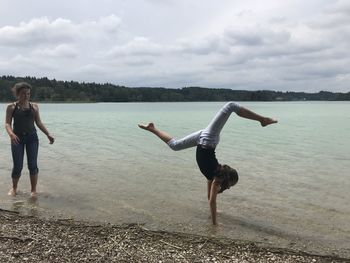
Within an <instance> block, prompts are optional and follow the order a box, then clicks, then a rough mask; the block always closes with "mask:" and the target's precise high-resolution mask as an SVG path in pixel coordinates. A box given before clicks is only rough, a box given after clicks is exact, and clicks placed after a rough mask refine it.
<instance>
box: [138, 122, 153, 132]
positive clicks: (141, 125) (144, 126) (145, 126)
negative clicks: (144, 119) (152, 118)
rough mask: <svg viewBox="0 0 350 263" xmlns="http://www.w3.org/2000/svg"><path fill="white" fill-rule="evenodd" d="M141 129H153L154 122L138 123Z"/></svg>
mask: <svg viewBox="0 0 350 263" xmlns="http://www.w3.org/2000/svg"><path fill="white" fill-rule="evenodd" d="M138 126H139V127H140V128H141V129H144V130H146V131H154V129H155V127H154V123H153V122H150V123H148V124H147V125H145V124H139V125H138Z"/></svg>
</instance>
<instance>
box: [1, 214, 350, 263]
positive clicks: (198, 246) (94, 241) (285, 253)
mask: <svg viewBox="0 0 350 263" xmlns="http://www.w3.org/2000/svg"><path fill="white" fill-rule="evenodd" d="M0 225H1V232H0V240H1V242H0V261H1V262H240V263H241V262H291V263H293V262H337V263H338V262H350V259H342V258H337V257H334V256H319V255H310V254H307V253H303V252H299V251H291V250H286V249H278V248H264V247H261V246H259V245H258V244H254V243H248V242H243V241H235V240H231V239H224V238H220V239H219V238H209V237H203V236H196V235H189V234H180V233H169V232H162V231H151V230H148V229H146V228H144V227H143V226H142V225H137V224H127V225H111V224H97V223H92V222H81V221H74V220H69V219H67V220H65V219H64V220H62V219H40V218H37V217H30V216H22V215H20V214H18V213H16V212H12V211H7V210H1V209H0Z"/></svg>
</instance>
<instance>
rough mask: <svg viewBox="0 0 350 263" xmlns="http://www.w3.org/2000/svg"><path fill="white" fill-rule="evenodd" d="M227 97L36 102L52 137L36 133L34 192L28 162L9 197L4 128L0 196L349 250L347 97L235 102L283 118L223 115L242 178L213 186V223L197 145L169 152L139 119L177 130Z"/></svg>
mask: <svg viewBox="0 0 350 263" xmlns="http://www.w3.org/2000/svg"><path fill="white" fill-rule="evenodd" d="M223 104H224V103H223V102H200V103H96V104H40V111H41V118H42V120H43V122H44V123H45V125H46V127H47V128H48V129H49V130H50V132H51V133H52V134H54V135H55V138H56V142H55V144H54V145H49V143H48V140H47V138H46V137H45V136H44V135H43V134H42V133H41V132H39V139H40V151H39V169H40V174H39V184H38V191H39V197H38V200H37V201H32V200H31V199H29V193H30V184H29V176H28V170H27V168H26V162H25V165H24V167H25V168H24V169H23V172H22V178H21V181H20V185H19V189H20V193H19V195H18V196H17V197H14V198H13V197H8V196H7V192H8V190H9V187H10V185H11V178H10V174H11V169H12V159H11V155H10V143H9V139H8V136H7V134H6V132H5V130H4V129H3V132H2V133H1V138H0V143H1V147H0V160H1V162H0V169H1V180H0V191H1V199H0V206H1V207H2V208H7V209H13V210H16V211H20V212H22V213H24V214H31V215H39V216H43V217H51V216H55V217H61V218H70V217H73V218H77V219H85V220H93V221H103V222H111V223H131V222H136V223H142V224H145V227H147V228H150V229H161V230H166V231H177V232H186V233H195V234H200V235H208V236H219V237H221V236H224V237H229V238H233V239H240V240H250V241H256V242H263V243H264V244H265V245H271V246H279V247H289V248H295V249H302V250H305V251H309V252H317V253H322V254H330V253H335V254H337V255H341V256H350V206H349V202H350V191H349V189H350V179H349V175H350V173H349V171H350V103H349V102H242V103H241V104H242V105H243V106H246V107H248V108H250V109H252V110H254V111H256V112H258V113H260V114H262V115H266V116H271V117H276V118H277V119H278V120H279V123H278V124H277V125H271V126H268V127H266V128H262V127H261V126H260V124H259V123H257V122H254V121H249V120H246V119H242V118H239V117H238V116H236V115H235V114H232V115H231V117H230V119H229V121H228V122H227V124H226V126H225V128H224V129H223V131H222V133H221V141H220V144H219V145H218V147H217V149H216V153H217V158H218V160H219V162H220V163H226V164H229V165H230V166H232V167H234V168H236V169H237V171H238V173H239V176H240V180H239V182H238V184H237V185H236V186H235V187H233V188H231V189H230V190H228V191H225V192H224V193H223V194H222V195H219V197H218V209H219V215H218V221H219V223H220V226H219V227H213V226H211V221H210V219H209V207H208V204H207V200H206V179H205V177H204V176H203V175H201V173H200V171H199V169H198V168H197V165H196V161H195V148H191V149H186V150H183V151H178V152H175V151H171V150H170V148H169V147H167V145H166V144H164V143H163V142H161V141H160V140H159V139H157V138H156V137H155V136H154V135H152V134H150V133H148V132H146V131H144V130H141V129H139V128H138V127H137V124H138V123H139V122H149V121H153V122H155V124H156V126H158V128H159V129H161V130H164V131H167V132H168V133H170V134H171V135H173V136H174V137H176V138H180V137H182V136H184V135H187V134H188V133H190V132H193V131H196V130H199V129H202V128H204V127H205V126H206V125H207V124H208V123H209V121H210V120H211V118H212V117H213V116H214V115H215V113H216V111H217V110H219V109H220V107H221V106H222V105H223ZM5 107H6V105H5V104H1V105H0V108H1V110H2V112H3V122H2V123H4V115H5Z"/></svg>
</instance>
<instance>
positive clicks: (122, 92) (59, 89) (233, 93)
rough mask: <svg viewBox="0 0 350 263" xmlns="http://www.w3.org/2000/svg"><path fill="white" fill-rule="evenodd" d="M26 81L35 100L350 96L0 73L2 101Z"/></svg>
mask: <svg viewBox="0 0 350 263" xmlns="http://www.w3.org/2000/svg"><path fill="white" fill-rule="evenodd" d="M21 81H25V82H28V83H30V84H31V85H32V86H33V90H32V100H33V101H40V102H162V101H164V102H172V101H174V102H175V101H301V100H310V101H314V100H326V101H345V100H350V92H348V93H333V92H329V91H320V92H318V93H305V92H289V91H287V92H281V91H270V90H258V91H247V90H233V89H213V88H202V87H183V88H180V89H168V88H162V87H137V88H130V87H125V86H119V85H114V84H110V83H104V84H98V83H85V82H76V81H59V80H55V79H52V80H50V79H48V78H35V77H14V76H2V77H0V101H2V102H8V101H13V100H14V98H13V95H12V93H11V87H13V85H14V84H15V83H17V82H21Z"/></svg>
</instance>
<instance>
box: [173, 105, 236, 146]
mask: <svg viewBox="0 0 350 263" xmlns="http://www.w3.org/2000/svg"><path fill="white" fill-rule="evenodd" d="M240 107H241V106H240V105H239V104H238V103H236V102H232V101H231V102H228V103H226V104H225V105H224V106H223V107H222V108H221V109H220V110H219V112H218V113H217V114H216V115H215V117H214V119H213V120H212V121H211V122H210V123H209V125H208V126H207V127H206V128H205V129H203V130H199V131H197V132H194V133H191V134H190V135H187V136H186V137H184V138H182V139H179V140H176V139H174V138H172V139H171V140H170V141H168V145H169V147H170V148H171V149H173V150H174V151H180V150H183V149H186V148H190V147H195V146H197V145H199V144H200V145H203V146H205V147H208V148H215V147H216V145H218V143H219V140H220V132H221V130H222V128H223V127H224V125H225V123H226V121H227V120H228V118H229V117H230V115H231V113H232V112H235V113H237V112H238V111H239V109H240Z"/></svg>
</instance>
